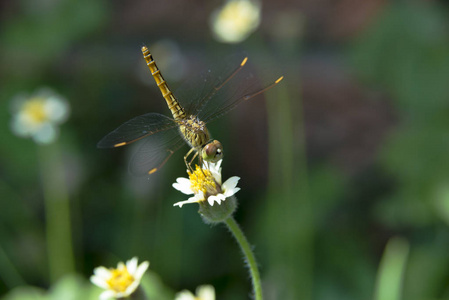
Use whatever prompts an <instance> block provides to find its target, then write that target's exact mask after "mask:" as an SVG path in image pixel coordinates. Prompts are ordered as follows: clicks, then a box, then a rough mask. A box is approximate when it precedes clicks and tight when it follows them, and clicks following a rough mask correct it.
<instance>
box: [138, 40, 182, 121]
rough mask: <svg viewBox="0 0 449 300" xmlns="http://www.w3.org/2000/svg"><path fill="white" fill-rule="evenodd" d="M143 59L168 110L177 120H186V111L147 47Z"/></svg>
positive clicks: (143, 49) (143, 50)
mask: <svg viewBox="0 0 449 300" xmlns="http://www.w3.org/2000/svg"><path fill="white" fill-rule="evenodd" d="M142 54H143V58H145V61H146V62H147V66H148V68H149V69H150V72H151V75H153V78H154V80H155V81H156V84H157V86H158V87H159V89H160V90H161V93H162V96H163V97H164V99H165V101H166V102H167V105H168V108H169V109H170V111H171V113H172V115H173V118H174V119H175V120H177V121H178V120H180V119H184V118H185V117H186V113H185V111H184V109H183V108H182V107H181V105H180V104H179V102H178V100H177V99H176V98H175V96H174V95H173V93H172V92H171V90H170V88H169V87H168V85H167V83H166V82H165V79H164V77H163V76H162V74H161V71H160V70H159V68H158V67H157V65H156V63H155V62H154V60H153V57H152V56H151V53H150V51H149V50H148V48H147V47H146V46H143V47H142Z"/></svg>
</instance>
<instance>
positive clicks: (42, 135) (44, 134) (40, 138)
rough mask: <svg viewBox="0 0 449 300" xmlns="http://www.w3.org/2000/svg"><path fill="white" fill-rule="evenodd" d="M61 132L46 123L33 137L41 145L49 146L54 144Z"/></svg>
mask: <svg viewBox="0 0 449 300" xmlns="http://www.w3.org/2000/svg"><path fill="white" fill-rule="evenodd" d="M58 133H59V130H58V128H57V127H55V126H53V125H51V124H50V123H45V124H43V125H42V127H41V128H40V129H39V130H38V131H36V132H35V133H34V135H33V140H34V141H35V142H36V143H40V144H49V143H51V142H53V141H54V140H55V139H56V137H57V136H58Z"/></svg>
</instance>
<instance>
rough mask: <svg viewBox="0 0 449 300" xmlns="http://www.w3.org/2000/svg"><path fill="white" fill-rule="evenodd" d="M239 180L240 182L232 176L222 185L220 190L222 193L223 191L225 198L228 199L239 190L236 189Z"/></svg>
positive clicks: (238, 178)
mask: <svg viewBox="0 0 449 300" xmlns="http://www.w3.org/2000/svg"><path fill="white" fill-rule="evenodd" d="M239 180H240V177H237V176H233V177H231V178H229V179H228V180H226V181H225V183H223V185H222V186H221V188H222V190H223V191H225V195H226V197H230V196H232V195H234V194H235V193H237V192H238V191H239V190H240V188H237V187H236V186H237V183H238V182H239Z"/></svg>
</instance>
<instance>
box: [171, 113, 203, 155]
mask: <svg viewBox="0 0 449 300" xmlns="http://www.w3.org/2000/svg"><path fill="white" fill-rule="evenodd" d="M178 122H179V131H180V132H181V135H182V136H183V137H184V140H185V141H186V142H187V143H188V144H189V145H190V147H192V148H196V149H197V150H199V149H201V148H203V147H204V146H205V145H206V144H207V143H208V142H209V141H210V135H209V131H208V130H207V127H206V123H204V122H203V121H201V120H199V119H198V118H197V117H195V116H190V117H188V118H186V119H183V120H179V121H178Z"/></svg>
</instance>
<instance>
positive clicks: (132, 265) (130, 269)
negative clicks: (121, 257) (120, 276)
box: [126, 257, 138, 276]
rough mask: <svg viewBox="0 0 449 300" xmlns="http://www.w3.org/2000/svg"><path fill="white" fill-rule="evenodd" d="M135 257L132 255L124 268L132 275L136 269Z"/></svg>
mask: <svg viewBox="0 0 449 300" xmlns="http://www.w3.org/2000/svg"><path fill="white" fill-rule="evenodd" d="M137 260H138V259H137V257H133V258H131V259H130V260H128V261H127V262H126V268H127V269H128V272H129V274H131V275H133V276H134V274H135V273H136V271H137Z"/></svg>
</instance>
